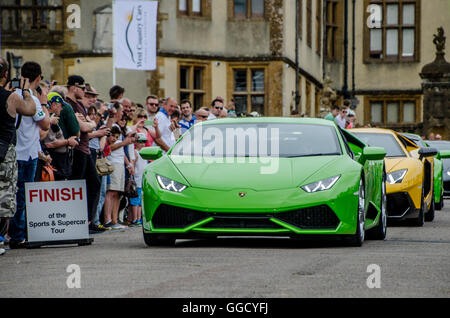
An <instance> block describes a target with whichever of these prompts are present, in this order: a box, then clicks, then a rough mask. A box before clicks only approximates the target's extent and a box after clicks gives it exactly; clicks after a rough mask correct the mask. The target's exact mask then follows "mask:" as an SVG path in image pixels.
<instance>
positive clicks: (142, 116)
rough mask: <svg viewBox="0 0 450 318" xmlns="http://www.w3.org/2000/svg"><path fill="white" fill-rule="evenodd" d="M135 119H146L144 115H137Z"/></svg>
mask: <svg viewBox="0 0 450 318" xmlns="http://www.w3.org/2000/svg"><path fill="white" fill-rule="evenodd" d="M137 118H147V116H146V115H139V116H137Z"/></svg>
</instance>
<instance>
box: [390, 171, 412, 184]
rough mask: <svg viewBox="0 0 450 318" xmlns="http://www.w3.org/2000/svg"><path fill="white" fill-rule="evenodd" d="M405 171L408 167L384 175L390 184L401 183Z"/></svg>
mask: <svg viewBox="0 0 450 318" xmlns="http://www.w3.org/2000/svg"><path fill="white" fill-rule="evenodd" d="M407 171H408V169H402V170H397V171H394V172H391V173H388V174H387V176H386V180H387V182H389V183H390V184H396V183H401V182H402V181H403V178H404V177H405V175H406V172H407Z"/></svg>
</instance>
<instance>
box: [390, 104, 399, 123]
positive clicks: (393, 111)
mask: <svg viewBox="0 0 450 318" xmlns="http://www.w3.org/2000/svg"><path fill="white" fill-rule="evenodd" d="M398 109H399V106H398V103H388V104H387V122H388V123H398V122H399V120H398Z"/></svg>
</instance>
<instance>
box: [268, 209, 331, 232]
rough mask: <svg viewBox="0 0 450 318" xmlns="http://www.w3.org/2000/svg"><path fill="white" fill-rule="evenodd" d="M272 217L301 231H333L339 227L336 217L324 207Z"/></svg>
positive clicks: (283, 213) (282, 213)
mask: <svg viewBox="0 0 450 318" xmlns="http://www.w3.org/2000/svg"><path fill="white" fill-rule="evenodd" d="M274 217H275V218H277V219H279V220H281V221H283V222H285V223H288V224H290V225H293V226H295V227H299V228H302V229H335V228H336V227H337V226H338V225H339V219H338V217H337V216H336V214H334V212H333V211H332V210H331V209H330V208H329V207H328V206H326V205H321V206H315V207H310V208H305V209H299V210H294V211H288V212H281V213H278V214H275V215H274Z"/></svg>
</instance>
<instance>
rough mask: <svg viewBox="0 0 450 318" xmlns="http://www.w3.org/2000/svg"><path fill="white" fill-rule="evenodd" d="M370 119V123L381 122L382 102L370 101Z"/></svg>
mask: <svg viewBox="0 0 450 318" xmlns="http://www.w3.org/2000/svg"><path fill="white" fill-rule="evenodd" d="M370 113H371V114H370V121H371V122H372V123H381V122H383V104H382V103H371V104H370Z"/></svg>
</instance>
